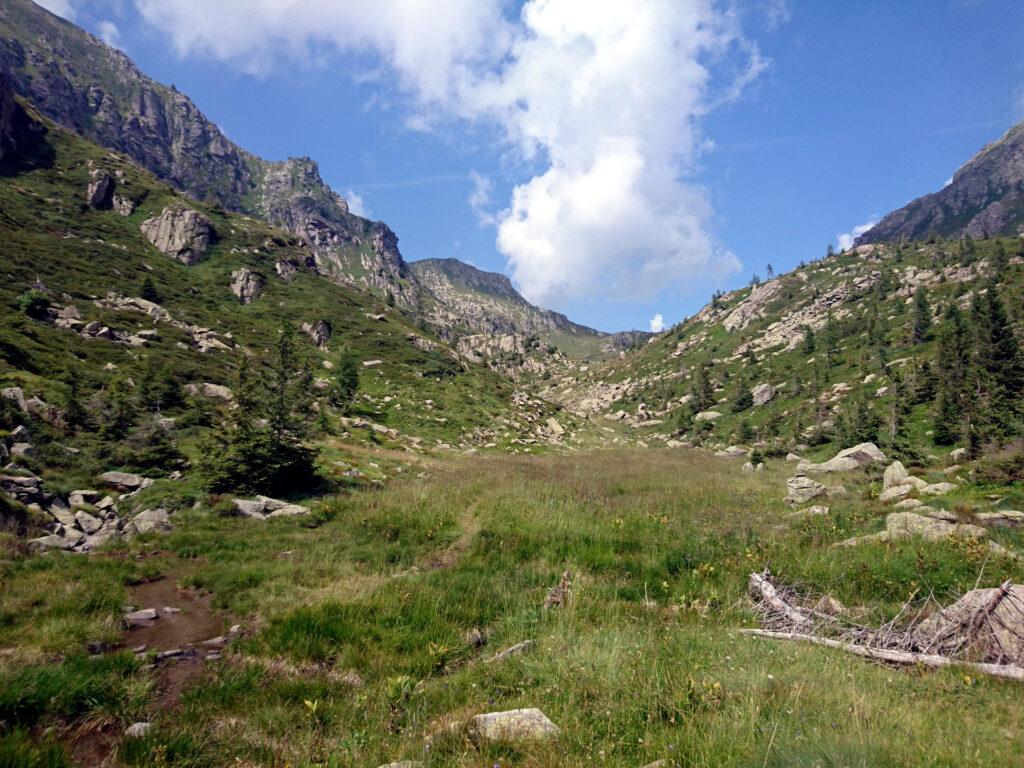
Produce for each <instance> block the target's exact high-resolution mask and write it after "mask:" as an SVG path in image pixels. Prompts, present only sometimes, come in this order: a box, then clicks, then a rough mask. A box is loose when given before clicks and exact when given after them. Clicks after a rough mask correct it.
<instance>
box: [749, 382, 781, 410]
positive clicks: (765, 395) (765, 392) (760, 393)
mask: <svg viewBox="0 0 1024 768" xmlns="http://www.w3.org/2000/svg"><path fill="white" fill-rule="evenodd" d="M750 394H751V396H752V397H753V398H754V405H755V406H761V405H767V404H768V403H770V402H771V400H772V398H773V397H775V387H773V386H772V385H771V384H768V383H767V382H765V383H763V384H758V385H757V386H756V387H754V388H753V389H752V390H750Z"/></svg>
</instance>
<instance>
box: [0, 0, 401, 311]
mask: <svg viewBox="0 0 1024 768" xmlns="http://www.w3.org/2000/svg"><path fill="white" fill-rule="evenodd" d="M0 72H6V73H8V75H9V76H10V78H11V80H12V82H13V85H14V89H15V91H16V92H17V93H18V94H20V95H21V96H23V97H25V98H27V99H29V100H30V101H31V102H32V103H33V104H34V105H35V106H36V108H38V109H39V111H40V112H41V113H42V114H44V115H45V116H46V117H48V118H50V119H51V120H53V121H54V122H56V123H58V124H59V125H62V126H64V127H65V128H69V129H70V130H73V131H74V132H76V133H78V134H81V135H83V136H86V137H87V138H90V139H93V140H94V141H96V142H98V143H99V144H101V145H103V146H105V147H108V148H110V149H113V150H115V151H117V152H120V153H123V154H125V155H127V156H128V157H131V158H132V159H133V160H135V161H136V162H137V163H139V164H140V165H141V166H143V167H144V168H147V169H148V170H150V171H152V172H153V173H154V174H155V175H156V176H157V177H158V178H160V179H163V180H164V181H167V182H168V183H170V184H172V185H173V186H174V187H175V188H177V189H179V190H181V191H182V192H184V193H185V194H187V195H188V196H190V197H192V198H193V199H195V200H204V201H216V202H218V203H220V204H221V205H222V206H224V208H226V209H227V210H230V211H235V212H240V213H246V214H249V215H252V216H257V217H259V218H262V219H264V220H266V221H267V222H269V223H270V224H272V225H274V226H277V227H281V228H283V229H285V230H287V231H288V232H290V233H291V234H293V235H296V236H298V237H300V238H302V240H303V242H304V243H305V244H306V245H307V246H308V248H309V249H310V250H311V252H312V254H313V256H314V265H315V267H316V269H317V271H319V272H320V273H322V274H324V275H325V276H327V277H329V278H330V279H332V280H334V281H335V282H337V283H339V284H349V285H357V286H361V287H364V288H367V289H370V290H373V291H374V292H376V293H378V294H381V295H385V294H388V293H390V294H392V295H394V297H395V300H396V301H397V302H398V303H399V304H400V305H402V306H405V307H410V308H412V307H415V306H416V305H417V303H418V299H419V292H418V291H417V289H416V286H415V284H414V282H413V281H412V280H411V279H410V277H409V273H408V268H407V265H406V263H405V261H404V260H403V259H402V255H401V253H400V252H399V250H398V238H397V237H396V236H395V234H394V233H393V232H392V231H391V230H390V229H389V228H388V227H387V225H385V224H383V223H382V222H371V221H368V220H366V219H364V218H361V217H359V216H355V215H354V214H352V213H351V212H350V211H349V210H348V204H347V203H346V202H345V200H343V199H342V198H341V197H340V196H339V195H338V194H337V193H336V192H334V191H333V190H332V189H331V188H330V187H329V186H327V185H326V184H325V183H324V182H323V180H322V179H321V178H320V174H319V171H318V169H317V165H316V163H315V162H313V161H312V160H310V159H308V158H298V159H291V160H287V161H284V162H270V161H267V160H263V159H261V158H259V157H257V156H255V155H253V154H252V153H250V152H247V151H245V150H244V149H242V148H240V147H238V146H236V145H235V144H234V143H233V142H232V141H231V140H230V139H228V138H227V137H226V136H225V135H224V134H223V132H222V131H221V130H220V129H219V128H218V127H217V126H216V125H214V124H213V123H212V122H211V121H210V120H209V119H207V118H206V116H205V115H203V113H202V112H200V111H199V109H198V108H197V107H196V105H195V104H193V103H192V101H191V100H190V99H189V98H188V97H187V96H185V95H184V94H182V93H179V92H178V91H177V90H176V89H175V88H174V87H173V86H165V85H162V84H160V83H157V82H155V81H153V80H151V79H150V78H149V77H147V76H146V75H144V74H143V73H142V72H141V71H139V69H138V67H136V66H135V64H134V63H133V62H132V61H131V59H129V58H128V57H127V56H125V55H124V54H123V53H121V52H120V51H118V50H116V49H114V48H111V47H110V46H108V45H106V44H104V43H103V42H102V41H100V40H98V39H97V38H95V37H93V36H92V35H90V34H88V33H87V32H85V31H83V30H81V29H79V28H78V27H76V26H75V25H73V24H71V23H69V22H67V21H65V20H63V19H61V18H59V17H58V16H55V15H54V14H52V13H50V12H49V11H46V10H44V9H43V8H40V7H39V6H37V5H36V4H35V3H33V2H31V0H5V2H4V3H3V4H2V5H0Z"/></svg>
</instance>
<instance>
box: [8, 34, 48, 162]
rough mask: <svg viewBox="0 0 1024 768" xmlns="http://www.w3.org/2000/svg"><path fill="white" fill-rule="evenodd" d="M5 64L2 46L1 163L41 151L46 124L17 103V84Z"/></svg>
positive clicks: (30, 155)
mask: <svg viewBox="0 0 1024 768" xmlns="http://www.w3.org/2000/svg"><path fill="white" fill-rule="evenodd" d="M2 64H3V55H2V49H0V165H7V166H10V165H16V164H18V163H21V162H24V161H26V160H29V159H34V156H36V155H38V154H39V150H40V148H41V146H42V145H43V138H44V137H45V135H46V128H45V127H44V126H43V125H42V124H41V123H39V122H38V121H37V120H34V119H32V117H30V116H29V114H28V112H27V111H26V110H25V108H24V107H22V106H21V104H19V103H18V100H17V99H16V98H15V95H14V84H13V82H12V80H11V78H10V77H8V76H7V74H6V73H5V72H4V71H3V66H2Z"/></svg>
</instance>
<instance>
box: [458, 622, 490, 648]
mask: <svg viewBox="0 0 1024 768" xmlns="http://www.w3.org/2000/svg"><path fill="white" fill-rule="evenodd" d="M462 641H463V642H464V643H465V644H466V645H468V646H470V647H471V648H482V647H483V646H485V645H487V635H486V633H485V632H484V631H483V630H482V629H480V627H473V628H472V629H469V630H467V631H466V634H465V635H463V637H462Z"/></svg>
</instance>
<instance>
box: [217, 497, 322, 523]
mask: <svg viewBox="0 0 1024 768" xmlns="http://www.w3.org/2000/svg"><path fill="white" fill-rule="evenodd" d="M234 504H235V509H236V510H237V511H238V514H239V515H241V516H243V517H249V518H252V519H253V520H266V519H267V518H269V517H291V516H294V515H308V514H309V507H303V506H302V505H300V504H289V503H288V502H287V501H281V500H280V499H272V498H270V497H269V496H257V497H256V498H255V499H253V500H248V499H235V501H234Z"/></svg>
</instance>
